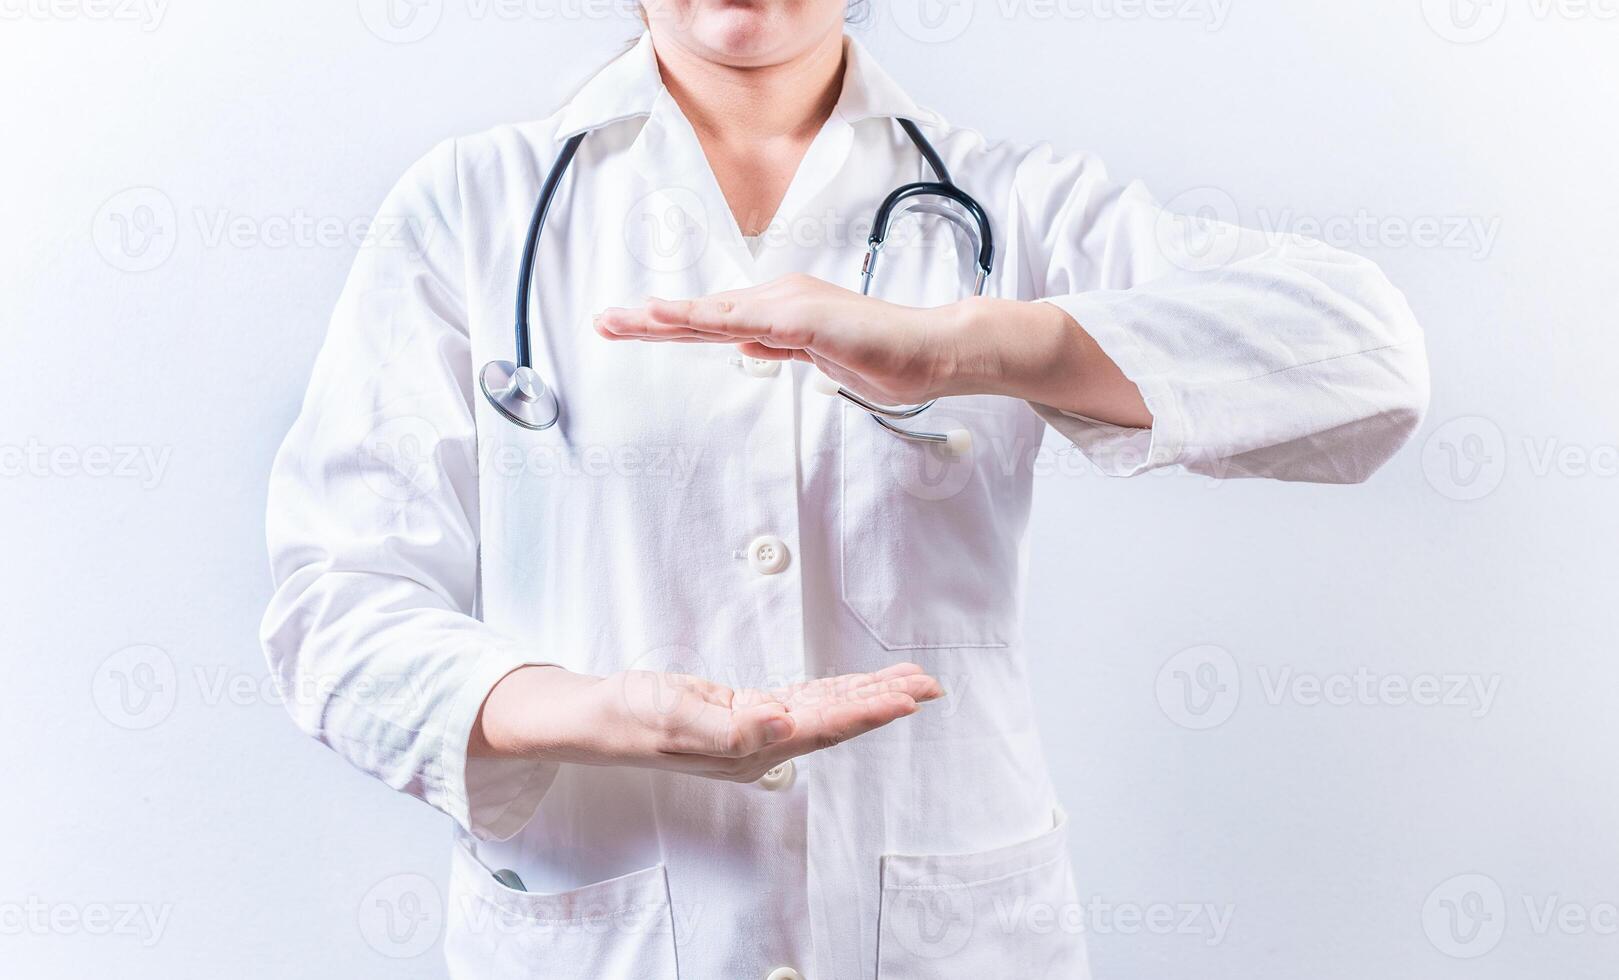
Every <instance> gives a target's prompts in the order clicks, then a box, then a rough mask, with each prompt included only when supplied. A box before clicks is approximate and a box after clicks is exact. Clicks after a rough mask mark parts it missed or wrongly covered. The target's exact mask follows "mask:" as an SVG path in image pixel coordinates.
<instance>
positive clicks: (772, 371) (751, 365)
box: [742, 357, 781, 378]
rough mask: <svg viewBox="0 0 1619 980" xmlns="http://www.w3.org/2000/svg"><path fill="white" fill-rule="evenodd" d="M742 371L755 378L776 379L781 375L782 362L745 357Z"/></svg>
mask: <svg viewBox="0 0 1619 980" xmlns="http://www.w3.org/2000/svg"><path fill="white" fill-rule="evenodd" d="M742 369H743V370H744V371H746V372H748V373H749V374H751V375H752V376H754V377H755V378H774V377H775V376H776V375H778V374H780V373H781V362H780V361H767V360H765V359H764V358H762V357H744V358H743V359H742Z"/></svg>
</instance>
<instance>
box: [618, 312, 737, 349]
mask: <svg viewBox="0 0 1619 980" xmlns="http://www.w3.org/2000/svg"><path fill="white" fill-rule="evenodd" d="M592 324H593V325H594V326H595V328H596V332H597V333H598V334H600V335H601V336H603V337H605V338H607V339H608V340H649V339H653V338H668V337H694V338H699V339H703V340H708V341H711V342H714V341H718V342H724V343H734V342H735V338H734V337H731V336H730V335H728V334H719V333H713V332H710V331H703V330H698V329H695V328H693V327H691V326H689V325H686V324H680V323H666V322H663V321H660V320H656V319H654V318H653V317H652V315H651V314H650V313H648V312H647V311H646V310H645V309H639V310H627V309H621V308H618V307H610V308H608V309H605V310H603V311H601V312H600V313H598V314H596V317H595V319H594V320H593V321H592Z"/></svg>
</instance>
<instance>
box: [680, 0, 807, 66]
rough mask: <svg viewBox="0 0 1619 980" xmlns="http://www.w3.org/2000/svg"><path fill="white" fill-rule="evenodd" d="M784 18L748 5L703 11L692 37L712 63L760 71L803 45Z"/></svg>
mask: <svg viewBox="0 0 1619 980" xmlns="http://www.w3.org/2000/svg"><path fill="white" fill-rule="evenodd" d="M791 27H792V25H791V24H790V23H789V22H786V21H785V18H782V17H780V16H779V15H776V14H773V13H772V12H771V11H770V10H769V9H767V8H764V7H761V6H755V5H752V4H747V5H743V4H726V5H725V7H724V8H723V9H721V10H716V11H712V12H705V13H704V14H703V16H702V20H701V21H699V22H698V24H697V25H696V30H695V31H693V34H695V35H696V37H697V38H698V40H699V41H700V42H701V43H702V44H703V46H704V47H706V48H708V49H709V51H710V52H711V56H712V57H713V58H714V60H716V61H719V62H721V63H723V64H727V65H731V66H733V67H736V68H761V67H765V66H767V65H771V64H775V63H777V62H779V61H784V60H786V59H787V58H789V57H791V55H792V54H793V53H794V49H795V47H797V46H801V45H802V44H803V38H802V36H801V35H800V36H798V37H794V36H793V35H794V34H795V33H796V32H794V31H793V30H792V29H791Z"/></svg>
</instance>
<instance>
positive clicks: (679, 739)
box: [663, 701, 798, 759]
mask: <svg viewBox="0 0 1619 980" xmlns="http://www.w3.org/2000/svg"><path fill="white" fill-rule="evenodd" d="M797 730H798V723H797V720H796V719H794V718H793V717H792V716H791V715H790V714H789V713H788V711H787V706H786V705H784V704H781V703H780V702H777V701H767V702H764V703H761V704H755V705H750V706H748V707H745V708H741V709H733V708H722V707H720V706H718V705H706V706H705V707H704V710H703V711H702V712H700V713H699V714H698V716H697V717H696V718H695V719H693V721H692V723H691V724H689V725H686V726H684V727H683V728H681V729H680V730H679V731H677V732H674V733H671V735H670V737H669V738H668V740H667V741H666V743H665V745H664V746H663V751H664V752H665V753H670V754H678V755H706V756H711V757H713V758H719V759H740V758H743V757H745V756H750V755H754V754H755V753H758V752H761V751H763V750H764V749H765V748H766V747H767V746H770V745H774V744H776V743H778V742H785V741H787V740H788V739H790V738H792V737H793V735H794V734H795V733H796V732H797Z"/></svg>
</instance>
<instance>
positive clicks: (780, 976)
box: [765, 966, 804, 980]
mask: <svg viewBox="0 0 1619 980" xmlns="http://www.w3.org/2000/svg"><path fill="white" fill-rule="evenodd" d="M765 980H804V975H803V974H802V973H799V972H798V971H797V970H795V969H793V968H792V967H790V966H778V967H776V968H775V969H774V970H771V971H770V976H768V977H765Z"/></svg>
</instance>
